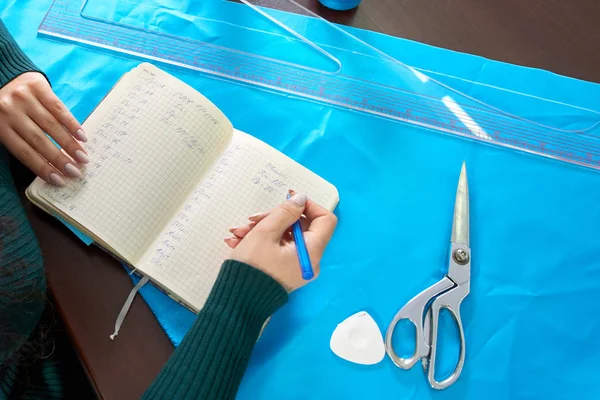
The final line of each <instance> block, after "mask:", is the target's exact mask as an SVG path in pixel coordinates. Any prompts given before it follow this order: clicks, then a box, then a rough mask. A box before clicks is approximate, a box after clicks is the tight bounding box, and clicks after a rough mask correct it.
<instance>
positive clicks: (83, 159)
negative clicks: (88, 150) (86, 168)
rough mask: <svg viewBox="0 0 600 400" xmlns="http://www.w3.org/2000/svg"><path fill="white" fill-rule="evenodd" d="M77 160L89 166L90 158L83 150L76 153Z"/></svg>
mask: <svg viewBox="0 0 600 400" xmlns="http://www.w3.org/2000/svg"><path fill="white" fill-rule="evenodd" d="M75 160H76V161H77V162H78V163H82V164H87V163H89V162H90V158H89V157H88V155H87V154H85V153H84V152H83V150H77V151H76V152H75Z"/></svg>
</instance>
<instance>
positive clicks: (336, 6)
mask: <svg viewBox="0 0 600 400" xmlns="http://www.w3.org/2000/svg"><path fill="white" fill-rule="evenodd" d="M319 2H320V3H321V4H323V5H324V6H325V7H327V8H331V9H332V10H337V11H346V10H351V9H353V8H354V7H357V6H358V5H359V4H360V0H319Z"/></svg>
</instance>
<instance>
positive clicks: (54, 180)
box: [48, 172, 67, 186]
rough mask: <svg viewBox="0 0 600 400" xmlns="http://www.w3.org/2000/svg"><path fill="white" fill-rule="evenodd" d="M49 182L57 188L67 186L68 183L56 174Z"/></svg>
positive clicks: (52, 175) (53, 173)
mask: <svg viewBox="0 0 600 400" xmlns="http://www.w3.org/2000/svg"><path fill="white" fill-rule="evenodd" d="M48 180H49V181H50V183H51V184H53V185H55V186H65V185H66V184H67V182H65V180H64V179H63V178H61V176H60V175H58V174H57V173H56V172H52V173H51V174H50V176H49V177H48Z"/></svg>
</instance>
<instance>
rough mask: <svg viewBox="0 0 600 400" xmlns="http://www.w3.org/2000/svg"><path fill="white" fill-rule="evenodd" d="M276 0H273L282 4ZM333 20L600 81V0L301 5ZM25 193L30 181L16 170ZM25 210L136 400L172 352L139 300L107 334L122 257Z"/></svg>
mask: <svg viewBox="0 0 600 400" xmlns="http://www.w3.org/2000/svg"><path fill="white" fill-rule="evenodd" d="M276 1H277V0H266V2H267V3H268V2H275V3H276ZM301 3H303V4H304V5H308V6H309V7H310V8H312V9H313V10H314V11H316V12H317V13H319V14H321V15H323V16H324V17H326V18H327V19H329V20H331V21H335V22H339V23H342V24H347V25H352V26H356V27H360V28H365V29H370V30H375V31H380V32H385V33H388V34H391V35H394V36H400V37H404V38H408V39H413V40H417V41H420V42H424V43H428V44H431V45H434V46H439V47H445V48H449V49H453V50H457V51H461V52H466V53H474V54H478V55H481V56H484V57H487V58H492V59H496V60H501V61H506V62H510V63H515V64H521V65H527V66H531V67H538V68H543V69H547V70H550V71H554V72H556V73H559V74H564V75H569V76H572V77H577V78H581V79H585V80H590V81H596V82H599V81H600V24H599V23H598V21H600V2H598V1H597V0H572V1H564V0H527V1H523V0H501V1H498V0H435V1H423V0H363V4H362V5H361V6H360V7H359V8H358V9H357V10H352V11H347V12H343V13H342V12H334V11H331V10H327V9H325V8H323V7H321V6H319V5H318V3H317V2H316V0H304V1H301ZM18 175H19V176H18V177H17V180H18V185H19V186H20V188H22V189H24V188H25V187H26V185H27V184H28V183H29V182H30V177H29V176H28V175H27V174H25V173H23V172H19V173H18ZM26 209H27V213H28V215H29V218H30V220H31V222H32V224H33V227H34V229H35V232H36V233H37V236H38V238H39V241H40V244H41V247H42V251H43V254H44V257H45V261H46V269H47V273H48V282H49V285H50V291H51V294H52V295H53V297H54V299H55V301H56V304H57V308H58V311H59V312H60V314H61V315H62V317H63V319H64V321H65V323H66V326H67V329H68V331H69V334H70V335H71V338H72V340H73V342H74V345H75V348H76V350H77V351H78V352H79V355H80V357H81V359H82V361H83V364H84V366H85V368H86V370H87V373H88V375H89V377H90V379H91V381H92V383H93V385H94V387H95V389H96V391H97V393H98V394H99V395H100V397H102V398H106V399H136V398H139V396H140V395H141V394H142V393H143V392H144V390H145V389H146V387H147V386H148V385H149V384H150V382H151V381H152V379H153V378H154V377H155V376H156V374H157V373H158V372H159V370H160V369H161V367H162V366H163V365H164V363H165V362H166V361H167V359H168V357H169V355H170V354H171V352H172V351H173V346H172V345H171V343H170V342H169V340H168V338H167V336H166V335H165V334H164V332H163V330H162V329H161V327H160V325H159V324H158V322H157V321H156V319H155V318H154V316H153V314H152V312H151V311H150V309H149V308H148V307H147V306H146V304H145V303H144V301H143V300H142V299H140V298H139V297H138V298H137V299H136V300H135V301H134V303H133V306H132V308H131V311H130V312H129V315H128V317H127V321H126V323H125V324H124V326H123V328H122V330H121V332H120V334H119V338H118V340H116V341H114V342H111V341H110V340H109V339H108V335H109V334H110V333H112V332H111V329H112V327H113V325H114V322H115V318H116V316H117V314H118V312H119V310H120V308H121V306H122V305H123V301H124V299H125V298H126V297H127V295H128V294H129V291H130V290H131V288H132V283H131V281H130V279H129V277H128V276H127V274H126V273H125V271H124V270H123V268H121V266H120V265H119V263H118V262H117V261H115V260H114V259H113V258H111V257H110V256H108V255H107V254H105V253H104V252H102V251H101V250H99V249H98V248H95V247H86V246H84V245H83V244H82V243H81V242H80V241H79V240H78V239H76V238H75V237H74V236H73V235H72V234H71V233H70V232H69V231H68V230H67V228H65V227H64V226H63V225H62V224H60V223H59V222H57V221H56V220H54V219H53V218H51V217H49V216H47V215H46V214H44V213H43V212H41V211H40V210H38V209H36V208H34V207H33V206H32V205H31V204H29V203H27V204H26Z"/></svg>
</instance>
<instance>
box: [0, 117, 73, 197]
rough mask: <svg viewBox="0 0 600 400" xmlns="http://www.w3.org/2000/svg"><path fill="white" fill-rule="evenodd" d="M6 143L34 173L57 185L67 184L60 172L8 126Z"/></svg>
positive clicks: (8, 148) (10, 150)
mask: <svg viewBox="0 0 600 400" xmlns="http://www.w3.org/2000/svg"><path fill="white" fill-rule="evenodd" d="M7 129H8V131H7V132H6V136H5V137H6V140H4V145H5V146H6V148H7V150H8V151H9V152H10V153H12V154H13V155H14V156H15V157H16V158H17V159H18V160H19V161H21V163H22V164H23V165H25V166H26V167H27V168H29V169H30V170H31V171H32V172H33V173H34V174H36V175H37V176H39V177H40V178H42V179H43V180H45V181H46V182H48V183H50V184H52V185H55V186H65V185H66V184H67V183H66V182H65V180H64V179H63V177H62V176H61V174H60V172H58V170H56V169H55V168H54V167H53V166H52V165H50V164H49V163H48V162H47V161H46V160H44V159H43V158H42V156H40V155H39V154H38V153H37V152H36V151H35V150H34V149H33V148H32V147H31V146H30V145H29V144H28V143H27V142H26V141H25V140H23V139H22V138H21V137H20V136H19V134H17V132H15V131H14V130H13V129H12V128H7Z"/></svg>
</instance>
